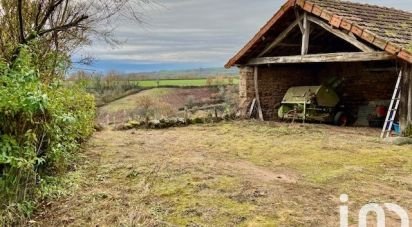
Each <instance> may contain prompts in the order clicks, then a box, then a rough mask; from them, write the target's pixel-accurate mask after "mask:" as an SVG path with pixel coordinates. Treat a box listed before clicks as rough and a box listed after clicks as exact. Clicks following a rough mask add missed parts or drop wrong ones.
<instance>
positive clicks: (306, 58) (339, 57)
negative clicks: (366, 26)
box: [247, 51, 396, 65]
mask: <svg viewBox="0 0 412 227" xmlns="http://www.w3.org/2000/svg"><path fill="white" fill-rule="evenodd" d="M395 58H396V57H395V56H393V55H391V54H388V53H386V52H384V51H375V52H351V53H348V52H344V53H330V54H308V55H303V56H301V55H298V56H282V57H261V58H253V59H251V60H250V61H249V62H248V63H247V65H267V64H288V63H319V62H358V61H384V60H392V59H395Z"/></svg>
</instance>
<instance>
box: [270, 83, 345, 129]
mask: <svg viewBox="0 0 412 227" xmlns="http://www.w3.org/2000/svg"><path fill="white" fill-rule="evenodd" d="M339 104H340V98H339V96H338V95H337V93H336V92H335V90H334V89H332V88H329V87H327V86H324V85H321V86H301V87H291V88H289V90H288V91H287V92H286V94H285V97H284V98H283V100H282V102H281V106H280V108H279V110H278V117H279V118H280V119H284V120H292V121H294V120H301V121H304V122H305V121H310V122H320V123H331V124H335V125H340V126H344V125H346V124H348V121H349V116H348V115H347V114H346V112H345V110H344V108H343V107H342V106H340V105H339Z"/></svg>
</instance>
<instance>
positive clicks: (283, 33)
mask: <svg viewBox="0 0 412 227" xmlns="http://www.w3.org/2000/svg"><path fill="white" fill-rule="evenodd" d="M300 20H302V17H299V18H297V19H296V20H295V21H294V22H293V23H292V24H290V25H289V27H287V28H286V29H285V30H284V31H283V32H282V33H280V34H279V35H278V37H276V39H275V40H274V41H273V42H272V43H271V44H269V46H267V47H266V48H265V49H264V50H263V51H262V53H260V54H259V57H262V56H263V55H265V54H267V53H268V52H269V51H270V50H272V49H273V48H274V47H275V46H277V45H278V44H279V43H281V42H282V41H283V40H284V39H285V38H286V37H287V36H288V35H289V33H290V32H291V31H292V30H293V29H294V28H295V27H296V26H297V25H298V24H299V21H300Z"/></svg>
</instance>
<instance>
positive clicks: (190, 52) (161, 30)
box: [80, 0, 412, 66]
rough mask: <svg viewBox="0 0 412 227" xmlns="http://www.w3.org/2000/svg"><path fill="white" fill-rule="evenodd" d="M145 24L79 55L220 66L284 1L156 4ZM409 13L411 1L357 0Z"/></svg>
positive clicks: (168, 0) (120, 28)
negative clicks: (116, 42) (113, 42)
mask: <svg viewBox="0 0 412 227" xmlns="http://www.w3.org/2000/svg"><path fill="white" fill-rule="evenodd" d="M156 2H157V5H155V6H154V7H149V8H147V7H146V8H145V9H144V10H145V13H144V14H145V15H146V18H145V20H146V23H145V24H138V23H132V22H130V21H125V20H122V21H118V22H117V25H116V27H117V29H116V33H115V35H116V37H117V39H119V40H120V41H125V42H124V43H123V44H121V45H119V46H117V47H116V48H112V47H110V46H108V45H107V44H105V43H102V42H96V43H94V45H93V46H91V47H88V48H84V49H83V50H81V51H80V54H83V55H85V54H91V55H93V56H95V57H96V59H99V60H114V61H123V60H124V61H133V62H139V61H142V62H145V63H147V62H156V63H162V62H165V63H170V62H203V63H205V64H213V65H216V66H222V65H223V64H224V63H225V62H226V60H228V59H229V58H230V57H231V56H232V55H233V54H234V53H236V52H237V51H238V50H239V49H240V48H241V47H242V46H243V45H244V44H245V43H246V42H247V41H248V40H249V39H250V38H251V37H252V36H253V35H254V34H255V32H257V31H258V29H259V28H260V27H261V26H262V25H263V24H264V23H265V22H266V21H267V20H268V19H269V18H270V17H271V16H272V15H273V14H274V13H275V12H276V11H277V10H278V9H279V7H280V5H281V4H282V3H284V0H259V1H252V0H156ZM358 2H365V3H371V4H380V5H382V4H384V5H386V6H392V7H395V8H400V9H404V10H411V8H412V7H411V5H412V4H410V0H387V1H381V0H358Z"/></svg>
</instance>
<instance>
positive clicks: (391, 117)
mask: <svg viewBox="0 0 412 227" xmlns="http://www.w3.org/2000/svg"><path fill="white" fill-rule="evenodd" d="M401 81H402V71H401V72H400V73H399V76H398V80H397V81H396V85H395V90H394V91H393V96H392V99H391V104H390V105H389V110H388V113H387V115H386V119H385V124H384V125H383V129H382V133H381V138H382V139H385V138H387V137H389V136H390V135H391V132H392V126H393V123H394V121H395V117H396V113H397V112H398V108H399V104H400V102H401V89H400V84H401Z"/></svg>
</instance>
